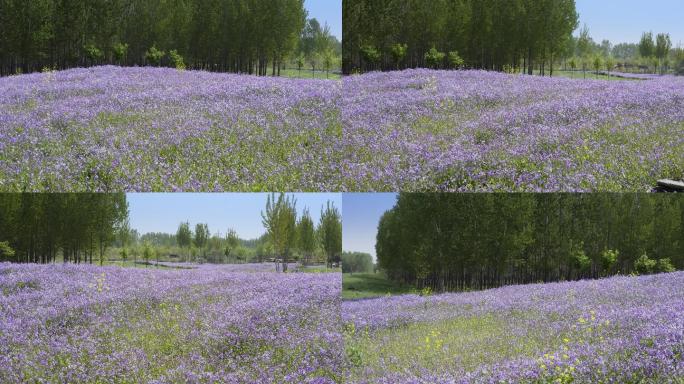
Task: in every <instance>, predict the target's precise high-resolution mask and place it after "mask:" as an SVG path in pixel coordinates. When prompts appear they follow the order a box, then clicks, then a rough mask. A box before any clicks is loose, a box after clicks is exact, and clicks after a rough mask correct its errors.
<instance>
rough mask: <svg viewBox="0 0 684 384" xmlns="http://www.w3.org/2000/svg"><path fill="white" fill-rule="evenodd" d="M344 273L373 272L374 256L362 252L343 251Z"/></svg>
mask: <svg viewBox="0 0 684 384" xmlns="http://www.w3.org/2000/svg"><path fill="white" fill-rule="evenodd" d="M342 272H343V273H370V272H373V257H372V256H371V255H369V254H367V253H361V252H343V253H342Z"/></svg>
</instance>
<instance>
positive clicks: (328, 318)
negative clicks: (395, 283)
mask: <svg viewBox="0 0 684 384" xmlns="http://www.w3.org/2000/svg"><path fill="white" fill-rule="evenodd" d="M340 290H341V282H340V277H339V274H305V273H291V274H282V273H281V274H276V273H266V272H233V271H231V269H227V270H226V269H224V268H221V267H214V268H209V267H202V268H198V269H196V270H194V269H193V270H158V269H153V268H150V269H149V270H146V269H138V268H136V269H123V268H118V267H102V268H100V267H93V266H74V265H51V266H38V265H14V264H8V263H4V264H0V382H2V383H29V382H31V383H33V382H36V383H37V382H50V383H75V382H92V383H95V382H97V383H133V382H135V383H336V382H340V380H341V377H342V372H341V366H342V362H343V356H344V352H343V351H344V348H343V345H342V342H343V339H342V334H341V332H340V327H339V325H340V322H341V319H340Z"/></svg>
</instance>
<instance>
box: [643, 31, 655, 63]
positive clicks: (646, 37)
mask: <svg viewBox="0 0 684 384" xmlns="http://www.w3.org/2000/svg"><path fill="white" fill-rule="evenodd" d="M655 49H656V48H655V43H654V42H653V33H652V32H644V33H643V34H642V35H641V41H639V54H640V55H641V57H646V58H647V57H652V56H654V55H655Z"/></svg>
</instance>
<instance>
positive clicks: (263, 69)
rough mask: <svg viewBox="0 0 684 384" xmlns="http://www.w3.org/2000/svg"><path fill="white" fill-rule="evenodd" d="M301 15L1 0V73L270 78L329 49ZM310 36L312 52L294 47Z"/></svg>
mask: <svg viewBox="0 0 684 384" xmlns="http://www.w3.org/2000/svg"><path fill="white" fill-rule="evenodd" d="M306 15H307V14H306V10H305V9H304V0H31V1H25V0H1V1H0V75H7V74H14V73H17V72H20V71H22V72H24V73H26V72H31V71H39V70H41V69H42V68H44V67H50V68H54V69H65V68H71V67H76V66H89V65H99V64H117V65H172V66H177V67H185V66H186V65H187V66H189V67H191V68H194V69H204V70H210V71H231V72H242V73H250V74H259V75H266V74H267V73H268V72H269V69H270V72H271V73H272V74H274V75H275V74H279V70H280V68H281V66H282V65H283V63H285V61H286V60H287V58H288V57H290V58H292V56H294V54H295V53H297V52H300V53H301V52H304V53H306V54H307V55H308V57H310V58H315V55H314V53H315V54H318V55H320V54H322V53H321V52H320V51H319V49H323V47H325V48H326V49H327V48H328V45H326V44H323V42H322V40H321V38H320V36H318V35H317V32H319V30H317V29H316V28H315V27H316V26H317V25H318V23H317V22H315V23H314V24H311V25H309V24H307V20H306ZM305 26H308V27H309V29H306V28H305ZM311 27H314V28H313V29H312V28H311ZM312 38H313V39H318V40H317V41H315V44H314V45H315V47H314V48H316V50H312V49H311V47H310V46H307V47H300V46H299V45H300V40H303V41H304V43H305V44H309V43H308V41H309V40H307V39H312ZM312 60H313V59H312ZM316 60H320V59H316ZM269 67H270V68H269Z"/></svg>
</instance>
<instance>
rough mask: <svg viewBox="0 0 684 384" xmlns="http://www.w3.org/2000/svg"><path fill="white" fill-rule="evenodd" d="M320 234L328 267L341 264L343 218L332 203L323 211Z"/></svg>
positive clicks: (319, 228) (319, 226) (319, 227)
mask: <svg viewBox="0 0 684 384" xmlns="http://www.w3.org/2000/svg"><path fill="white" fill-rule="evenodd" d="M318 233H319V238H320V242H321V246H322V247H323V251H324V252H325V254H326V256H327V260H328V267H332V265H333V264H334V263H339V262H340V256H341V253H342V216H341V215H340V211H338V210H337V207H335V206H334V205H333V204H332V203H330V202H328V204H327V205H326V207H325V208H324V209H321V218H320V223H319V225H318Z"/></svg>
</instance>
